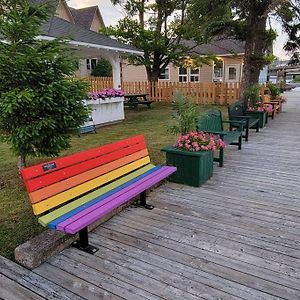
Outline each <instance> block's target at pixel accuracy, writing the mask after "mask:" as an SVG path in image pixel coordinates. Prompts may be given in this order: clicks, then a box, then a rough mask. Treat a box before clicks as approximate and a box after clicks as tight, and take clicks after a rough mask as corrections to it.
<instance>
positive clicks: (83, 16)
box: [70, 5, 104, 32]
mask: <svg viewBox="0 0 300 300" xmlns="http://www.w3.org/2000/svg"><path fill="white" fill-rule="evenodd" d="M70 11H71V13H72V15H73V17H74V20H75V24H77V25H80V26H83V27H84V28H86V29H89V30H90V29H92V26H93V22H95V23H99V28H96V29H95V30H94V31H97V32H98V31H99V29H100V28H101V27H104V22H103V19H102V16H101V13H100V10H99V8H98V6H97V5H95V6H90V7H84V8H81V9H75V8H71V7H70ZM97 19H98V20H97ZM97 21H98V22H97Z"/></svg>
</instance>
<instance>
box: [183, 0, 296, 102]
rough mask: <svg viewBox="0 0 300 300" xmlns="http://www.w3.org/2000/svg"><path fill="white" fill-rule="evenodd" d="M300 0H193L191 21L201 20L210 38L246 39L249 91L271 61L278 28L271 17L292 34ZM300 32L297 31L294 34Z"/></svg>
mask: <svg viewBox="0 0 300 300" xmlns="http://www.w3.org/2000/svg"><path fill="white" fill-rule="evenodd" d="M299 3H300V1H298V0H229V1H224V0H201V1H199V0H191V5H190V7H189V17H190V22H192V23H193V24H195V23H196V24H197V25H198V27H199V28H200V29H201V30H202V32H203V34H204V36H205V37H206V38H210V37H212V36H231V37H235V38H236V39H238V40H241V41H244V42H245V55H244V67H243V76H242V84H241V92H242V100H243V101H245V100H246V99H245V91H246V90H247V89H248V88H249V87H250V86H251V85H253V84H255V83H257V82H258V79H259V73H260V70H261V69H262V68H263V67H264V66H265V65H266V64H268V63H269V62H270V58H271V57H270V55H269V54H268V50H269V49H270V47H271V46H272V42H273V41H274V39H275V38H276V32H275V31H274V30H273V29H272V28H270V27H269V26H268V25H269V24H271V22H269V21H270V18H271V17H272V18H277V19H279V20H280V21H281V22H282V24H283V27H284V28H285V29H286V31H287V32H288V33H289V35H290V36H292V32H293V30H298V29H296V28H297V26H299V25H297V23H299V22H297V21H296V20H297V19H298V20H299V8H298V9H295V6H296V7H297V5H298V7H299ZM296 37H297V35H296V34H294V38H296Z"/></svg>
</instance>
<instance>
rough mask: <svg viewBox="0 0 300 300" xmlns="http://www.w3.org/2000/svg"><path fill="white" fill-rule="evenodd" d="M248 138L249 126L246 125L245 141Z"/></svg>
mask: <svg viewBox="0 0 300 300" xmlns="http://www.w3.org/2000/svg"><path fill="white" fill-rule="evenodd" d="M248 139H249V126H247V127H246V135H245V141H246V142H248Z"/></svg>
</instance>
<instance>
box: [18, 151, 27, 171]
mask: <svg viewBox="0 0 300 300" xmlns="http://www.w3.org/2000/svg"><path fill="white" fill-rule="evenodd" d="M17 166H18V169H19V173H20V172H21V170H22V169H24V168H25V167H26V157H25V155H20V156H18V162H17Z"/></svg>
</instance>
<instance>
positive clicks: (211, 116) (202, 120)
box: [196, 110, 243, 167]
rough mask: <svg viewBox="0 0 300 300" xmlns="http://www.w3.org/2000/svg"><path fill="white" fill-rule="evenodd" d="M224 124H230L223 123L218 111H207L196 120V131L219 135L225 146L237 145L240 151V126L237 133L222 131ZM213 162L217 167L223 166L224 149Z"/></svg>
mask: <svg viewBox="0 0 300 300" xmlns="http://www.w3.org/2000/svg"><path fill="white" fill-rule="evenodd" d="M224 123H229V124H231V121H223V119H222V113H221V111H219V110H215V111H209V112H208V113H206V114H205V115H203V116H201V117H199V118H198V119H197V125H196V126H197V131H204V132H207V133H213V134H218V135H220V137H221V139H222V140H223V141H224V142H225V144H226V145H237V146H238V149H239V150H241V149H242V130H243V128H242V124H241V125H240V127H239V128H238V130H237V131H230V130H224V126H223V124H224ZM214 161H217V162H219V166H220V167H223V164H224V149H223V148H221V149H220V150H219V157H215V158H214Z"/></svg>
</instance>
